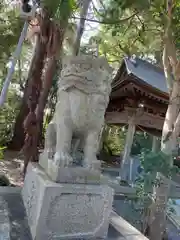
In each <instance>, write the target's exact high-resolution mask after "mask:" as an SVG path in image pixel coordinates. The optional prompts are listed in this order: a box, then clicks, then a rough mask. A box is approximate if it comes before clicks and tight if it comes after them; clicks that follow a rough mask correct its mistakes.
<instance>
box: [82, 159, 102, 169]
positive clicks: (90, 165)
mask: <svg viewBox="0 0 180 240" xmlns="http://www.w3.org/2000/svg"><path fill="white" fill-rule="evenodd" d="M83 167H84V168H87V169H89V170H98V171H99V170H100V168H101V161H99V160H97V159H96V160H94V161H90V160H89V159H86V158H85V159H84V162H83Z"/></svg>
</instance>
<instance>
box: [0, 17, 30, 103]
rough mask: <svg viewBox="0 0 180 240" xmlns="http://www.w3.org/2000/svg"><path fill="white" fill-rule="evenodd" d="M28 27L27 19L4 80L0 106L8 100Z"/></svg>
mask: <svg viewBox="0 0 180 240" xmlns="http://www.w3.org/2000/svg"><path fill="white" fill-rule="evenodd" d="M27 29H28V22H27V21H26V22H25V23H24V27H23V30H22V32H21V36H20V38H19V42H18V45H17V47H16V50H15V52H14V56H13V58H12V60H11V61H10V68H9V70H8V74H7V76H6V79H5V81H4V85H3V88H2V91H1V96H0V107H2V106H3V104H4V102H5V100H6V96H7V92H8V88H9V84H10V82H11V79H12V75H13V73H14V69H15V66H16V62H17V59H18V58H19V56H20V54H21V50H22V44H23V42H24V39H25V37H26V34H27Z"/></svg>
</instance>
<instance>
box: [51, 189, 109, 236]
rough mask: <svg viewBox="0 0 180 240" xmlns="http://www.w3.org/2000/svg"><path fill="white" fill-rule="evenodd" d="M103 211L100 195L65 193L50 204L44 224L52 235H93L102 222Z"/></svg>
mask: <svg viewBox="0 0 180 240" xmlns="http://www.w3.org/2000/svg"><path fill="white" fill-rule="evenodd" d="M104 211H106V209H105V206H104V202H103V196H102V195H94V194H93V195H92V194H66V193H65V194H61V195H60V196H57V197H55V198H54V199H53V201H52V202H51V204H50V207H49V212H48V217H47V222H46V224H47V227H48V229H49V231H50V232H51V233H52V234H53V232H54V233H56V234H58V233H60V234H61V235H63V234H81V233H82V234H83V233H88V232H92V234H93V233H94V232H96V229H98V228H99V227H100V226H101V224H102V223H103V221H104ZM59 219H61V221H60V222H59Z"/></svg>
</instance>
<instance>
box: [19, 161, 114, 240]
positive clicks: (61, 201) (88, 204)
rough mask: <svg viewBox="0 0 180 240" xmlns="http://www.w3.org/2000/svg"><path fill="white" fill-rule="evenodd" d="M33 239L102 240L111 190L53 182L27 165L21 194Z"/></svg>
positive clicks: (97, 186)
mask: <svg viewBox="0 0 180 240" xmlns="http://www.w3.org/2000/svg"><path fill="white" fill-rule="evenodd" d="M22 197H23V202H24V205H25V208H26V212H27V217H28V223H29V227H30V230H31V233H32V237H33V239H36V240H53V239H56V240H60V239H69V240H70V239H84V240H85V239H104V238H106V236H107V231H108V226H109V216H110V213H111V210H112V201H113V190H112V189H111V188H110V187H108V186H106V185H100V184H99V185H92V184H76V183H74V184H72V183H71V184H68V183H63V184H60V183H55V182H53V181H52V180H51V179H50V178H49V177H48V176H47V175H46V173H45V172H44V171H43V170H42V168H41V167H40V166H39V165H38V164H29V166H28V171H27V175H26V178H25V182H24V187H23V191H22Z"/></svg>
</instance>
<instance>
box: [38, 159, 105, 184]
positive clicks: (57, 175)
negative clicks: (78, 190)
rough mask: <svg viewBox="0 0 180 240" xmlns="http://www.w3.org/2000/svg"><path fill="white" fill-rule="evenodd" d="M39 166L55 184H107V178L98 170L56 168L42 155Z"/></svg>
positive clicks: (77, 167) (98, 162)
mask: <svg viewBox="0 0 180 240" xmlns="http://www.w3.org/2000/svg"><path fill="white" fill-rule="evenodd" d="M39 164H40V166H41V167H42V168H43V169H44V171H45V172H46V173H47V175H48V176H49V177H50V179H51V180H52V181H54V182H57V183H78V184H103V185H104V184H108V180H109V178H108V177H105V176H103V175H102V174H101V173H100V171H99V170H93V169H92V170H89V169H87V168H83V167H79V166H75V167H73V166H72V167H66V168H62V167H58V166H57V165H56V164H55V163H54V161H52V160H48V159H47V158H44V155H41V156H40V161H39ZM97 164H99V165H100V161H97ZM96 169H98V167H97V168H96Z"/></svg>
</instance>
